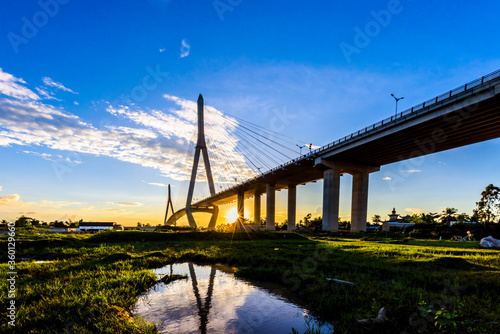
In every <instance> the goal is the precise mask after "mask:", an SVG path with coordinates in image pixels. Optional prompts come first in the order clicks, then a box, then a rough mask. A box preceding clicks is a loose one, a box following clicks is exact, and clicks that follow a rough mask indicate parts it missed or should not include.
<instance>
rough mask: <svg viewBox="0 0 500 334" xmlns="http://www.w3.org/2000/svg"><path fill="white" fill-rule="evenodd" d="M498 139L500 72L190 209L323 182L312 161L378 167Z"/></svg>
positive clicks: (366, 129) (361, 131) (499, 134)
mask: <svg viewBox="0 0 500 334" xmlns="http://www.w3.org/2000/svg"><path fill="white" fill-rule="evenodd" d="M498 137H500V71H497V72H494V73H491V74H489V75H487V76H484V77H482V78H479V79H477V80H474V81H472V82H470V83H468V84H466V85H463V86H461V87H459V88H456V89H454V90H451V91H449V92H447V93H445V94H442V95H440V96H438V97H436V98H434V99H431V100H428V101H426V102H424V103H421V104H420V105H418V106H416V107H413V108H411V109H408V110H406V111H404V112H401V113H400V114H398V116H397V117H394V116H393V117H391V118H389V119H386V120H384V121H381V122H379V123H377V124H374V125H372V126H369V127H366V128H364V129H363V130H360V131H357V132H356V133H353V134H351V135H349V136H346V137H344V138H342V139H339V140H337V141H335V142H333V143H331V144H328V145H325V146H323V147H322V148H320V149H317V150H314V151H312V152H311V153H309V154H306V155H303V156H301V157H299V158H297V159H294V160H292V161H290V162H288V163H285V164H283V165H280V166H278V167H276V168H274V169H272V170H270V171H268V172H266V173H263V174H261V175H259V176H257V177H255V178H253V179H250V180H248V181H246V182H244V183H241V184H239V185H236V186H234V187H232V188H229V189H227V190H225V191H222V192H220V193H217V194H215V195H214V196H211V197H208V198H205V199H203V200H201V201H199V202H197V203H193V205H194V206H201V207H203V206H210V205H222V204H226V203H229V202H232V201H235V200H236V199H237V194H238V192H239V191H242V190H244V192H245V197H252V196H254V194H255V193H256V192H257V193H262V192H265V185H266V184H268V183H271V184H275V185H276V190H280V189H283V188H287V187H288V185H290V184H296V185H299V184H304V183H308V182H313V181H316V180H319V179H322V178H323V170H322V169H321V168H318V167H315V166H314V160H315V158H318V157H321V158H323V159H327V160H332V161H339V162H349V163H358V164H363V165H370V166H381V165H385V164H390V163H394V162H397V161H402V160H406V159H410V158H415V157H418V156H421V155H426V154H432V153H435V152H440V151H444V150H448V149H452V148H456V147H460V146H465V145H469V144H473V143H477V142H481V141H485V140H489V139H494V138H498Z"/></svg>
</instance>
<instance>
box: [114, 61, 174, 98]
mask: <svg viewBox="0 0 500 334" xmlns="http://www.w3.org/2000/svg"><path fill="white" fill-rule="evenodd" d="M145 70H146V72H147V74H146V75H145V76H144V77H143V78H142V80H141V83H140V84H138V85H136V86H135V87H134V88H132V89H131V90H130V93H128V94H121V95H120V97H118V98H117V99H115V100H113V102H112V103H111V105H123V106H131V105H134V102H141V101H144V100H145V99H146V98H147V97H148V94H149V93H150V92H152V91H154V90H155V89H157V88H158V87H159V85H160V84H162V83H163V82H164V81H165V78H167V77H168V76H169V73H168V72H162V71H161V69H160V65H159V64H158V65H156V67H155V68H154V69H153V68H152V67H151V66H149V65H148V66H146V68H145Z"/></svg>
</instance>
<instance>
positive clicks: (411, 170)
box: [402, 169, 421, 173]
mask: <svg viewBox="0 0 500 334" xmlns="http://www.w3.org/2000/svg"><path fill="white" fill-rule="evenodd" d="M402 172H405V173H420V172H421V170H420V169H407V170H402Z"/></svg>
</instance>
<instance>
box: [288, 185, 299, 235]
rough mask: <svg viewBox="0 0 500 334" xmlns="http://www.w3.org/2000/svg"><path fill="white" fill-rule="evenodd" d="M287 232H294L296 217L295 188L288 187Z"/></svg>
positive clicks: (293, 186)
mask: <svg viewBox="0 0 500 334" xmlns="http://www.w3.org/2000/svg"><path fill="white" fill-rule="evenodd" d="M287 209H288V216H287V218H288V228H287V230H288V231H293V230H295V220H296V215H297V186H296V185H294V184H293V185H289V186H288V208H287Z"/></svg>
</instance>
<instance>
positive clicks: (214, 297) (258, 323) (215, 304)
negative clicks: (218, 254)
mask: <svg viewBox="0 0 500 334" xmlns="http://www.w3.org/2000/svg"><path fill="white" fill-rule="evenodd" d="M154 272H155V273H156V274H157V276H158V278H161V277H164V276H165V275H175V274H177V275H183V274H185V275H187V278H185V279H179V280H175V281H173V282H170V283H168V284H164V283H161V282H160V283H158V284H156V285H155V286H154V287H153V288H151V289H150V290H149V291H147V292H146V293H144V294H143V295H141V297H140V298H139V301H138V302H137V304H136V305H135V308H134V311H133V314H134V315H141V316H142V317H144V318H145V319H147V320H148V321H154V322H155V323H156V324H157V327H158V330H159V332H160V333H203V334H204V333H273V334H279V333H287V334H288V333H291V332H292V328H295V329H296V330H298V331H299V333H304V331H306V329H307V328H310V329H312V328H313V327H314V328H315V329H318V328H320V329H321V332H322V333H332V332H333V327H332V326H331V325H329V324H328V325H322V326H321V325H320V324H319V323H318V322H317V321H316V319H315V318H314V317H312V316H311V315H309V312H308V311H307V310H306V309H304V308H302V307H300V306H298V305H297V304H296V303H293V302H292V301H291V300H290V299H288V298H286V297H284V294H283V292H282V291H280V290H279V289H278V288H276V287H274V288H273V287H271V286H266V287H263V286H256V285H255V284H252V283H250V282H247V281H244V280H242V279H239V278H236V277H235V276H234V274H233V270H232V268H230V267H227V266H222V265H196V264H193V263H190V262H189V263H179V264H173V265H168V266H165V267H163V268H160V269H155V270H154Z"/></svg>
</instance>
